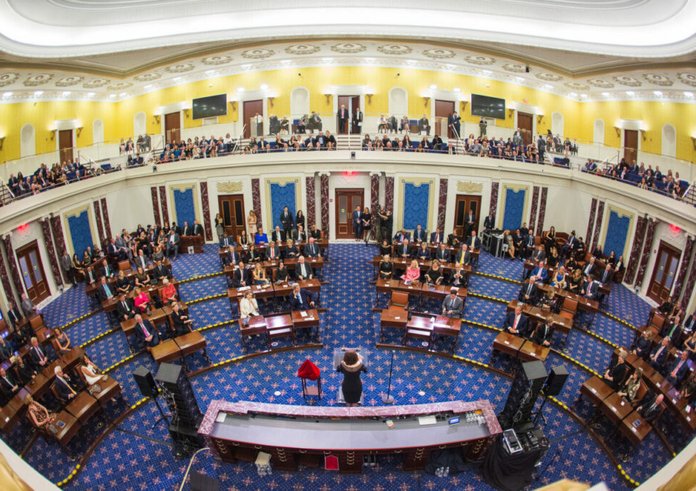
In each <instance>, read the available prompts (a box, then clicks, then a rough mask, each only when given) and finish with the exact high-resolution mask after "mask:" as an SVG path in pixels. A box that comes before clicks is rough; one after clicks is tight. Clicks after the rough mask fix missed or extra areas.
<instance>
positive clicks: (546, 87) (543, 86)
mask: <svg viewBox="0 0 696 491" xmlns="http://www.w3.org/2000/svg"><path fill="white" fill-rule="evenodd" d="M541 88H542V89H546V90H551V89H553V85H549V84H544V85H542V86H541Z"/></svg>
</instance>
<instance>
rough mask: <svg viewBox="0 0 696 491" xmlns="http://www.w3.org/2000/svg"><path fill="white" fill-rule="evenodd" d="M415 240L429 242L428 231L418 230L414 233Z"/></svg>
mask: <svg viewBox="0 0 696 491" xmlns="http://www.w3.org/2000/svg"><path fill="white" fill-rule="evenodd" d="M413 240H415V241H416V242H426V241H427V240H428V232H427V231H426V230H423V229H421V230H420V231H418V229H416V230H414V231H413Z"/></svg>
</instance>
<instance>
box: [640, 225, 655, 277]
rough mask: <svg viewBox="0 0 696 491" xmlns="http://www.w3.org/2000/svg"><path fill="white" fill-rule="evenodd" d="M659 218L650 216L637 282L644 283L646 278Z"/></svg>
mask: <svg viewBox="0 0 696 491" xmlns="http://www.w3.org/2000/svg"><path fill="white" fill-rule="evenodd" d="M658 222H659V220H657V219H655V218H650V219H649V220H648V231H647V232H646V233H645V242H643V252H642V254H641V257H640V266H638V275H637V276H636V284H637V285H642V284H643V278H645V270H646V268H647V267H648V259H649V258H650V250H651V249H652V243H653V239H655V228H656V227H657V224H658Z"/></svg>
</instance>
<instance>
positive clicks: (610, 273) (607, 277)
mask: <svg viewBox="0 0 696 491" xmlns="http://www.w3.org/2000/svg"><path fill="white" fill-rule="evenodd" d="M613 278H614V270H613V269H612V267H611V264H609V263H607V265H606V267H605V268H604V271H602V274H601V275H600V277H599V282H600V283H601V284H602V285H608V284H609V283H611V281H612V279H613Z"/></svg>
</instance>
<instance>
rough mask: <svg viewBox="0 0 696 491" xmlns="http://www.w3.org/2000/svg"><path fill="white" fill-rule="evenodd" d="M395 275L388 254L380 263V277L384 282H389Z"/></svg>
mask: <svg viewBox="0 0 696 491" xmlns="http://www.w3.org/2000/svg"><path fill="white" fill-rule="evenodd" d="M393 274H394V265H393V264H392V262H391V258H390V257H389V255H388V254H384V255H383V256H382V260H381V261H380V262H379V277H380V278H382V279H383V280H389V279H391V277H392V275H393Z"/></svg>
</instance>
